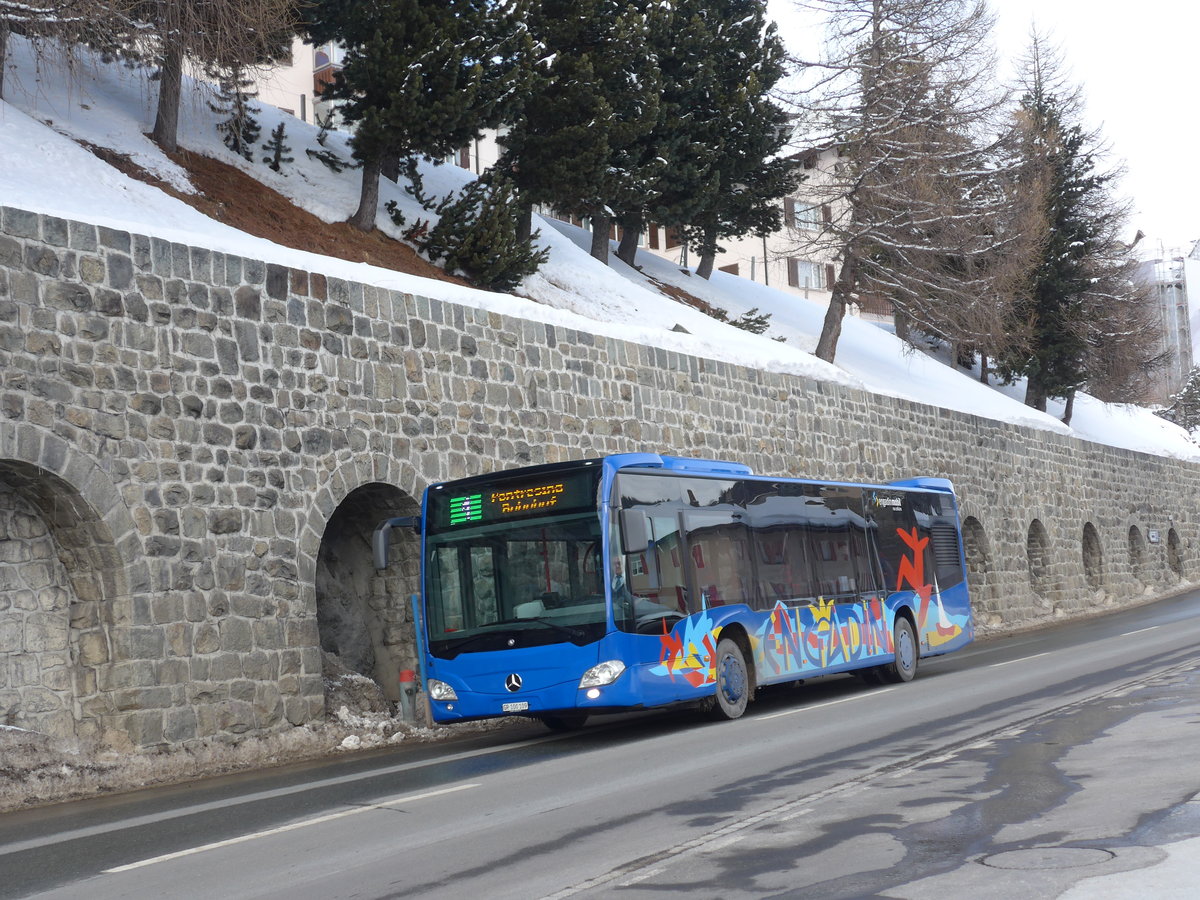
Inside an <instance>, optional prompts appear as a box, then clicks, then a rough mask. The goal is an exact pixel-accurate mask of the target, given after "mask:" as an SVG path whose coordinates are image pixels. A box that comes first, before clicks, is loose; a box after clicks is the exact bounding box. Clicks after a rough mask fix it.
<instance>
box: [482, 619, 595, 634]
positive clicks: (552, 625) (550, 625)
mask: <svg viewBox="0 0 1200 900" xmlns="http://www.w3.org/2000/svg"><path fill="white" fill-rule="evenodd" d="M522 622H537V623H538V624H539V625H545V626H546V627H547V628H553V629H554V630H555V631H557V632H558V633H559V634H565V635H566V636H567V637H569V638H578V637H580V636H581V635H582V634H583V632H582V631H580V630H579V629H578V628H568V627H567V626H566V625H559V624H558V623H557V622H552V621H550V620H549V619H543V618H541V617H540V616H528V617H526V618H523V619H501V620H500V621H498V622H488V623H487V625H484V626H483V627H484V628H490V627H491V626H493V625H520V624H521V623H522Z"/></svg>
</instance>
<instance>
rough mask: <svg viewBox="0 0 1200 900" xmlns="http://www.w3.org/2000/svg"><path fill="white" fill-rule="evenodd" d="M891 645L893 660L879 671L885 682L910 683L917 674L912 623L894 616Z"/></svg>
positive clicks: (916, 654) (915, 642)
mask: <svg viewBox="0 0 1200 900" xmlns="http://www.w3.org/2000/svg"><path fill="white" fill-rule="evenodd" d="M892 643H893V645H894V647H895V654H896V655H895V658H894V659H893V660H892V662H890V663H889V664H888V665H886V666H884V667H883V668H882V669H881V674H882V675H883V677H884V680H885V681H889V682H891V683H892V684H901V683H903V682H905V681H912V680H913V677H914V676H915V675H916V674H917V657H918V656H919V655H920V651H919V650H918V649H917V633H916V631H914V630H913V625H912V622H910V621H908V619H907V618H905V617H904V616H896V624H895V627H894V629H893V632H892Z"/></svg>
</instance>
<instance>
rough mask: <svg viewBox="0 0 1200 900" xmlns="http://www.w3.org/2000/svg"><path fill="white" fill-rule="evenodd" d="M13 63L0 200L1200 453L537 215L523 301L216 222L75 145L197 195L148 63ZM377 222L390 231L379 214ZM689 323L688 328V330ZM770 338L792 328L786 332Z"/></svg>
mask: <svg viewBox="0 0 1200 900" xmlns="http://www.w3.org/2000/svg"><path fill="white" fill-rule="evenodd" d="M10 51H11V52H10V63H11V64H12V65H13V66H14V67H15V69H14V70H13V71H10V72H9V73H7V76H6V79H5V82H4V86H5V94H6V101H0V202H3V203H4V204H6V205H10V206H15V207H20V208H23V209H29V210H35V211H39V212H45V213H50V214H53V215H57V216H62V217H65V218H73V219H80V220H83V221H88V222H93V223H96V224H102V225H109V226H112V227H116V228H120V229H123V230H130V231H135V232H142V233H151V234H155V235H158V236H161V237H164V238H168V239H170V240H174V241H179V242H182V243H190V244H196V245H199V246H204V247H208V248H211V249H213V250H219V251H222V252H228V253H238V254H241V255H246V256H253V257H258V258H261V259H264V260H267V261H270V262H278V263H282V264H284V265H288V266H293V267H297V268H304V269H309V270H317V271H322V272H325V273H326V274H328V275H332V276H335V277H339V278H345V279H352V280H356V281H361V282H364V283H368V284H374V285H379V286H382V287H388V288H392V289H396V290H403V291H407V292H411V293H416V294H423V295H426V296H431V297H438V298H441V299H445V300H450V301H454V302H457V303H463V304H468V305H471V306H476V307H481V308H485V309H489V310H493V311H497V312H502V313H507V314H511V315H514V316H519V317H523V318H527V319H533V320H537V321H544V322H549V323H554V324H560V325H565V326H568V327H571V328H577V329H581V330H587V331H591V332H594V333H597V334H606V335H612V336H616V337H621V338H624V339H626V340H631V341H635V342H639V343H644V344H648V345H652V346H656V347H664V348H667V349H674V350H679V351H681V352H685V353H690V354H694V355H698V356H703V357H708V358H713V359H722V360H727V361H731V362H737V363H740V364H743V365H756V366H758V367H760V368H762V369H765V370H769V371H776V372H788V373H794V374H798V375H805V376H809V377H812V378H817V379H822V380H826V381H834V382H838V383H840V384H846V385H852V386H858V387H862V388H864V389H866V390H870V391H874V392H877V393H881V394H889V395H893V396H898V397H905V398H909V399H912V400H915V401H918V402H922V403H928V404H932V405H935V406H943V407H948V408H951V409H955V410H960V411H963V412H969V413H974V414H977V415H981V416H985V417H988V418H992V419H997V420H999V421H1003V422H1011V423H1018V424H1022V425H1028V426H1031V427H1035V428H1043V429H1046V430H1051V431H1057V432H1060V433H1069V434H1075V435H1077V436H1079V437H1082V438H1086V439H1089V440H1093V441H1098V442H1100V443H1105V444H1110V445H1113V446H1119V447H1126V448H1129V449H1135V450H1143V451H1146V452H1150V453H1158V454H1162V455H1167V456H1174V457H1179V458H1184V459H1197V460H1200V447H1197V446H1196V444H1194V443H1193V442H1192V441H1191V440H1190V439H1189V438H1188V436H1187V434H1186V433H1185V432H1184V431H1183V430H1182V429H1180V428H1178V427H1176V426H1174V425H1172V424H1170V423H1169V422H1166V421H1164V420H1163V419H1161V418H1159V417H1157V416H1154V415H1153V414H1152V413H1151V412H1150V411H1148V410H1145V409H1141V408H1139V407H1132V406H1114V405H1110V404H1103V403H1099V402H1098V401H1096V400H1094V399H1092V398H1090V397H1087V396H1080V397H1078V398H1077V400H1076V405H1075V411H1074V417H1073V420H1072V426H1071V427H1070V428H1067V427H1066V426H1065V425H1063V424H1062V422H1061V421H1059V419H1058V418H1057V415H1058V414H1060V412H1061V411H1060V410H1059V409H1057V408H1054V407H1052V408H1051V410H1050V413H1049V414H1046V413H1040V412H1037V411H1036V410H1032V409H1030V408H1028V407H1026V406H1025V405H1024V404H1022V403H1021V402H1020V400H1019V399H1018V398H1019V397H1020V396H1021V391H1022V386H1021V385H1019V384H1018V385H1013V386H1010V387H1007V388H999V389H997V388H991V387H987V386H984V385H982V384H980V383H979V382H978V381H977V380H975V379H973V378H972V377H970V375H969V374H966V373H963V372H961V371H959V370H956V369H953V368H951V367H949V366H947V365H944V364H943V363H942V362H940V361H938V360H937V359H934V358H932V357H930V356H927V355H925V354H922V353H915V352H913V351H912V350H911V349H909V348H907V347H906V346H905V345H904V344H903V343H902V342H901V341H899V340H898V339H897V338H896V337H895V336H894V335H892V334H890V333H888V332H887V331H885V330H883V329H880V328H877V327H875V326H873V325H871V324H869V323H866V322H864V321H862V320H859V319H855V318H847V320H846V322H845V325H844V329H843V333H842V338H841V342H840V344H839V347H838V356H837V361H836V365H830V364H828V363H825V362H823V361H821V360H819V359H817V358H816V357H815V356H813V355H812V353H811V351H812V349H813V348H814V347H815V345H816V338H817V335H818V334H819V333H820V328H821V320H822V317H823V315H824V308H823V307H822V306H820V305H818V304H816V303H812V302H809V301H806V300H804V299H802V298H798V297H796V296H793V295H790V294H786V293H783V292H781V291H776V290H774V289H772V288H768V287H766V286H764V285H761V284H757V283H755V282H751V281H747V280H746V279H743V278H739V277H737V276H734V275H728V274H725V273H722V272H716V273H714V274H713V277H712V279H711V280H710V281H704V280H703V279H700V278H697V277H695V276H694V275H692V274H691V273H690V272H686V271H683V270H681V269H680V268H679V267H678V266H676V265H674V264H672V263H669V262H667V261H666V260H663V259H661V258H658V257H655V256H652V255H651V254H649V253H645V252H643V253H641V254H639V260H638V262H639V265H640V269H641V271H637V270H634V269H631V268H629V267H628V266H625V265H624V264H623V263H621V262H619V261H618V260H616V259H615V257H614V258H611V259H610V265H609V266H603V265H601V264H600V263H599V262H597V261H596V260H594V259H592V258H591V257H590V256H588V254H587V251H586V249H585V248H586V246H587V242H588V240H589V236H588V235H587V234H586V233H585V232H582V231H581V230H579V229H577V228H574V227H572V226H570V225H565V224H563V223H560V222H552V221H548V220H546V221H540V222H538V223H536V224H537V225H538V226H539V227H540V230H541V237H540V241H541V243H542V245H543V246H546V247H548V248H549V249H550V256H549V259H548V261H547V263H546V264H545V265H544V266H543V268H542V269H541V271H539V272H538V273H537V274H536V275H533V276H531V277H530V278H528V279H526V280H525V282H524V283H523V284H522V285H521V286H520V288H519V290H518V293H519V294H520V295H521V296H513V295H506V294H497V293H492V292H489V291H482V290H475V289H472V288H466V287H461V286H459V285H455V284H450V283H447V282H442V281H435V280H430V279H425V278H420V277H417V276H414V275H407V274H404V273H398V272H394V271H391V270H388V269H383V268H379V267H375V266H370V265H367V264H363V263H350V262H346V261H343V260H337V259H331V258H328V257H320V256H316V255H314V254H310V253H306V252H303V251H298V250H293V249H290V248H287V247H283V246H280V245H278V244H274V243H272V242H270V241H267V240H263V239H260V238H255V237H251V236H249V235H247V234H245V233H244V232H241V231H238V230H235V229H233V228H231V227H229V226H226V225H224V224H222V223H220V222H217V221H215V220H213V219H211V218H209V217H207V216H205V215H203V214H202V213H200V212H198V211H196V210H194V209H192V208H191V207H190V206H188V205H187V204H186V203H183V202H182V201H180V200H177V199H174V198H173V197H171V196H169V195H168V194H166V193H164V192H163V191H161V190H159V189H158V188H156V187H153V186H151V185H148V184H145V183H142V182H140V181H136V180H133V179H131V178H128V177H127V176H125V175H123V174H121V173H120V172H119V171H118V170H117V169H114V168H112V167H111V166H109V165H107V164H106V163H104V162H102V161H101V160H100V159H98V158H97V157H96V156H95V155H94V154H93V153H91V152H89V151H88V150H87V149H85V148H84V147H83V146H81V144H80V143H79V142H86V143H87V144H90V145H93V146H97V147H102V148H106V149H109V150H112V151H115V152H117V153H121V154H125V155H128V156H129V157H130V158H131V159H132V161H133V162H135V163H136V164H137V165H139V166H141V167H142V168H143V169H145V170H147V171H148V172H150V173H152V174H153V175H155V176H156V177H158V178H159V179H161V180H162V181H163V182H165V183H167V184H169V185H171V186H172V187H173V188H175V189H176V190H177V191H180V192H182V193H188V192H191V191H193V190H194V189H193V188H192V186H191V185H190V183H189V182H188V177H187V173H186V172H185V171H184V170H183V169H181V168H180V167H179V166H177V165H176V164H175V163H173V162H172V161H171V160H170V159H168V158H167V157H166V156H165V155H164V154H163V153H162V152H161V151H160V150H159V149H158V147H157V146H156V145H155V144H153V143H152V142H151V141H150V140H149V139H148V138H147V137H146V136H145V134H144V133H145V132H148V131H149V130H150V128H151V125H152V123H153V102H152V101H153V94H154V90H155V87H154V84H153V82H150V81H148V80H147V78H146V72H145V71H144V70H141V69H136V68H128V67H125V66H122V65H119V64H105V63H102V62H100V61H98V60H95V59H86V60H85V61H84V64H83V65H82V66H81V67H79V68H78V69H77V70H76V74H75V76H74V77H67V76H66V75H65V73H64V72H62V71H59V70H55V69H53V68H45V67H43V68H42V69H41V70H40V71H39V70H38V67H37V66H36V65H35V64H34V61H33V59H32V57H31V55H30V53H29V50H28V47H27V46H25V45H24V43H23V42H22V41H21V40H20V39H17V38H12V39H11V47H10ZM185 95H186V96H188V97H189V99H185V102H184V106H183V109H182V111H181V124H180V144H181V146H183V147H185V148H186V149H188V150H190V151H192V152H196V153H200V154H203V155H206V156H210V157H214V158H216V159H219V160H221V161H223V162H226V163H229V164H231V165H235V166H237V167H238V168H240V169H242V170H243V171H245V172H248V173H249V174H251V175H252V176H253V177H255V178H257V179H258V180H259V181H261V182H263V183H264V184H266V185H267V186H269V187H271V188H272V189H274V190H276V191H278V192H279V193H281V194H283V195H285V196H287V197H289V198H291V199H292V200H293V202H295V203H296V205H298V206H300V207H302V208H303V209H305V210H307V211H309V212H311V213H313V214H314V215H316V216H317V217H319V218H320V219H322V220H324V221H328V222H333V221H339V220H344V219H345V218H347V217H348V216H349V214H350V213H351V212H352V211H353V210H354V208H355V206H356V205H357V199H358V173H357V171H355V170H353V169H351V170H347V171H345V172H342V173H340V174H335V173H334V172H332V171H330V169H328V168H327V167H326V166H324V165H323V164H321V163H320V162H318V161H317V160H315V159H314V158H312V157H311V156H309V155H308V154H307V153H305V150H306V149H309V150H314V151H316V150H320V149H322V147H321V145H320V144H319V143H318V131H317V129H316V128H315V127H314V126H311V125H308V124H306V123H303V122H300V121H298V120H297V119H295V118H293V117H291V116H290V115H287V114H284V113H281V112H279V111H278V110H276V109H274V108H272V107H263V108H261V109H260V110H259V112H258V118H259V121H260V123H261V125H262V134H263V136H264V138H263V139H264V140H265V136H266V135H267V134H269V133H270V131H271V129H273V128H274V127H275V126H276V125H277V124H278V123H279V122H280V121H283V122H285V123H286V129H287V135H286V141H287V143H288V144H289V145H290V147H291V148H292V149H291V154H290V155H291V156H292V157H294V159H295V162H294V163H292V164H291V165H287V166H285V167H284V169H283V171H282V172H281V173H275V172H273V171H271V169H269V168H268V167H267V166H266V165H264V164H263V163H262V162H261V161H259V160H260V159H261V154H258V155H257V156H256V161H255V162H247V161H246V160H243V159H242V158H241V157H239V156H237V155H236V154H233V153H231V152H230V151H229V150H227V149H226V148H225V147H224V145H223V144H222V143H221V141H220V138H219V135H218V133H217V130H216V127H215V125H216V121H217V119H218V116H217V115H216V114H215V113H213V112H212V111H211V110H210V109H209V107H208V105H207V103H206V102H204V99H203V98H202V97H201V96H200V95H199V94H197V93H196V92H191V93H190V94H187V92H186V91H185ZM346 141H347V138H346V136H345V135H344V134H340V133H337V132H331V133H329V134H328V135H326V136H325V142H324V149H326V150H332V151H333V152H335V153H337V154H338V155H339V156H341V158H342V159H344V160H346V161H349V160H350V151H349V149H348V147H347V144H346ZM423 171H424V179H425V192H426V193H427V194H429V195H431V196H438V197H440V196H444V195H446V194H448V193H450V192H451V191H454V190H456V189H458V188H460V187H461V186H462V185H463V184H464V183H466V181H468V180H469V179H470V178H472V177H474V176H472V175H471V174H470V173H468V172H465V171H463V170H461V169H458V168H456V167H453V166H426V167H424V170H423ZM381 193H382V197H381V203H385V202H387V201H389V200H393V201H395V202H396V204H397V207H398V208H399V209H400V211H401V212H402V213H403V214H404V215H405V217H406V219H407V220H408V221H409V222H413V221H416V219H418V218H421V219H429V218H430V213H429V212H427V211H425V210H424V209H422V208H421V207H420V206H419V205H418V204H417V203H416V201H415V200H414V199H413V198H412V197H411V196H409V194H408V193H407V192H405V191H403V190H401V189H399V188H397V187H396V186H395V185H393V184H391V183H390V182H388V181H386V180H385V181H384V182H383V184H382V189H381ZM379 224H380V227H381V228H383V229H384V230H386V231H388V232H390V233H392V234H395V233H397V232H398V229H397V228H396V227H395V226H393V225H392V223H391V221H390V220H389V219H388V217H387V216H386V214H381V215H380V217H379ZM656 283H660V284H666V285H672V286H678V287H681V288H684V289H685V290H687V291H688V292H689V293H691V294H692V295H694V296H696V297H699V298H700V299H702V300H704V301H706V302H708V303H710V304H712V305H713V306H715V307H719V308H721V309H724V310H726V311H727V312H728V313H729V315H730V317H731V318H734V317H737V316H738V315H740V314H742V313H744V312H746V311H748V310H750V309H752V308H755V307H757V308H758V310H759V311H760V312H763V313H770V315H771V326H770V328H769V329H768V332H767V333H766V334H765V335H753V334H749V333H747V332H745V331H741V330H738V329H736V328H733V327H731V326H728V325H724V324H721V323H720V322H717V321H716V320H714V319H712V318H710V317H709V316H706V315H704V314H703V313H701V312H699V311H697V310H694V309H692V308H690V307H688V306H686V305H684V304H681V303H679V302H677V301H676V300H674V299H672V298H670V297H667V296H665V295H664V294H663V293H662V292H660V291H659V290H658V289H657V287H656ZM680 326H681V327H682V329H686V331H681V330H679V327H680ZM775 338H784V339H785V340H784V341H783V342H780V341H778V340H775Z"/></svg>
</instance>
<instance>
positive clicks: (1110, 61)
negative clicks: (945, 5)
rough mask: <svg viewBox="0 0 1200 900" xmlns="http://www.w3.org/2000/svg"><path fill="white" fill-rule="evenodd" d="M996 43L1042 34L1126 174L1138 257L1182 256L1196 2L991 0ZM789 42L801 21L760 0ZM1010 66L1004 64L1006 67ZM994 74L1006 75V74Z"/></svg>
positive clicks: (1013, 52)
mask: <svg viewBox="0 0 1200 900" xmlns="http://www.w3.org/2000/svg"><path fill="white" fill-rule="evenodd" d="M990 5H991V7H992V9H993V11H995V12H996V15H997V21H996V47H997V50H998V51H999V53H1000V55H1001V56H1002V57H1004V58H1007V59H1008V60H1010V61H1012V60H1014V59H1015V58H1017V57H1019V56H1020V54H1021V53H1022V52H1023V50H1024V49H1025V47H1026V45H1027V44H1028V38H1029V32H1030V28H1031V26H1032V25H1033V24H1034V23H1036V25H1037V27H1038V29H1039V31H1042V32H1044V33H1047V34H1048V35H1049V36H1050V38H1051V40H1052V42H1053V43H1055V44H1057V45H1058V46H1059V47H1060V48H1061V50H1062V54H1063V57H1064V62H1065V63H1066V65H1067V67H1068V69H1069V71H1070V73H1071V76H1072V80H1073V81H1074V82H1075V83H1076V84H1078V85H1079V86H1080V87H1081V88H1082V89H1083V94H1084V100H1085V104H1086V106H1085V121H1084V125H1085V126H1086V127H1088V128H1098V129H1099V130H1100V133H1101V135H1102V137H1103V138H1104V139H1105V140H1106V141H1107V142H1108V143H1109V144H1110V145H1111V162H1112V163H1120V162H1124V164H1125V166H1126V169H1127V174H1126V176H1125V178H1124V179H1123V181H1122V182H1121V183H1120V187H1119V189H1118V192H1119V193H1120V194H1121V195H1122V196H1124V197H1127V198H1129V199H1131V200H1132V201H1133V204H1134V208H1135V212H1134V215H1133V216H1132V217H1131V219H1130V230H1131V235H1130V237H1131V238H1132V232H1136V231H1137V230H1138V229H1141V230H1142V231H1144V232H1145V234H1146V238H1145V240H1144V241H1143V245H1142V246H1143V256H1147V257H1152V258H1156V257H1159V256H1175V255H1179V254H1181V253H1182V254H1183V255H1186V254H1187V253H1188V252H1189V251H1190V249H1191V247H1192V245H1193V244H1194V243H1195V242H1196V241H1197V240H1200V178H1198V177H1197V175H1196V171H1195V170H1196V147H1197V144H1198V143H1200V109H1198V108H1197V106H1196V104H1195V100H1194V96H1195V91H1196V88H1197V86H1198V83H1200V79H1198V78H1197V59H1196V56H1197V50H1198V49H1200V4H1196V3H1193V2H1191V0H1138V2H1136V3H1132V4H1130V3H1116V2H1113V0H991V4H990ZM768 8H769V11H770V14H771V15H772V16H773V17H774V18H775V20H776V22H778V23H779V26H780V33H781V34H782V35H783V37H784V40H785V42H787V43H788V44H789V46H791V45H792V44H793V43H794V42H796V41H798V40H800V37H799V35H798V33H797V29H800V28H802V27H803V26H802V24H801V23H802V21H803V20H802V19H801V18H800V16H799V14H798V13H797V12H796V10H795V2H794V0H768ZM1010 71H1011V70H1010ZM1002 74H1004V75H1006V76H1007V74H1008V73H1007V72H1003V73H1002Z"/></svg>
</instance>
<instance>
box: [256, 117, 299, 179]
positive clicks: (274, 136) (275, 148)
mask: <svg viewBox="0 0 1200 900" xmlns="http://www.w3.org/2000/svg"><path fill="white" fill-rule="evenodd" d="M284 136H285V132H284V128H283V122H280V123H279V124H278V125H277V126H275V128H274V129H273V130H272V131H271V139H270V140H268V141H267V142H266V143H265V144H263V149H264V150H266V151H267V155H266V156H264V157H263V162H265V163H266V164H267V165H268V166H270V167H271V168H272V169H274V170H275V171H276V172H278V171H280V170H281V169H282V168H283V165H284V163H290V162H293V161H294V160H293V159H292V157H290V156H285V155H284V154H286V153H289V152H291V149H292V148H291V147H289V146H288V145H287V144H285V143H284V141H283V139H284Z"/></svg>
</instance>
